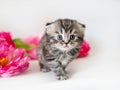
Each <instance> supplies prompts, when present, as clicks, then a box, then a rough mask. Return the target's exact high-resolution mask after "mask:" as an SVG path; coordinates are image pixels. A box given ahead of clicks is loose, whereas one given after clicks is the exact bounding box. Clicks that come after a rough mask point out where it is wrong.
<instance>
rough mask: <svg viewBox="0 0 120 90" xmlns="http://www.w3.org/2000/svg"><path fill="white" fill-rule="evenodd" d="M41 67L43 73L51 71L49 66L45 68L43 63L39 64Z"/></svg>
mask: <svg viewBox="0 0 120 90" xmlns="http://www.w3.org/2000/svg"><path fill="white" fill-rule="evenodd" d="M39 65H40V69H41V71H42V72H49V71H51V70H50V68H49V67H47V66H45V65H43V64H41V63H39Z"/></svg>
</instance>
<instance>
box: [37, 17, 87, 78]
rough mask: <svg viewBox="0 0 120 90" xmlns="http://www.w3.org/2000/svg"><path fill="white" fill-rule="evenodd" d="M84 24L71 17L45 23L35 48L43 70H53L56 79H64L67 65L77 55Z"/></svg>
mask: <svg viewBox="0 0 120 90" xmlns="http://www.w3.org/2000/svg"><path fill="white" fill-rule="evenodd" d="M84 29H85V25H83V24H81V23H79V22H77V21H75V20H71V19H58V20H56V21H54V22H52V23H47V24H46V31H45V34H44V35H43V37H42V39H41V40H40V43H39V45H38V48H37V55H38V58H39V64H40V67H41V69H42V71H43V72H48V71H51V70H52V71H54V72H55V74H56V76H57V79H58V80H66V79H67V78H68V77H67V72H66V67H67V65H68V64H69V63H70V62H71V61H72V60H73V59H75V58H76V57H77V55H78V53H79V48H80V46H81V44H82V42H83V38H84Z"/></svg>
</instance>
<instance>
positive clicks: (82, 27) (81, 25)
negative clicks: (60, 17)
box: [77, 22, 86, 34]
mask: <svg viewBox="0 0 120 90" xmlns="http://www.w3.org/2000/svg"><path fill="white" fill-rule="evenodd" d="M77 27H78V29H79V30H80V32H81V33H83V34H84V31H85V28H86V26H85V25H84V24H82V23H79V22H78V23H77Z"/></svg>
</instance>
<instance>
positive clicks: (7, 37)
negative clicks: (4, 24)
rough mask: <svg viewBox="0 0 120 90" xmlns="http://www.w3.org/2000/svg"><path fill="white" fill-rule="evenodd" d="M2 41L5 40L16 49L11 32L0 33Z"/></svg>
mask: <svg viewBox="0 0 120 90" xmlns="http://www.w3.org/2000/svg"><path fill="white" fill-rule="evenodd" d="M0 40H5V41H6V42H8V43H9V44H11V45H12V46H13V47H15V44H14V43H13V41H12V37H11V35H10V33H9V32H0Z"/></svg>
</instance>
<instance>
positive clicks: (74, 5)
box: [0, 0, 120, 90]
mask: <svg viewBox="0 0 120 90" xmlns="http://www.w3.org/2000/svg"><path fill="white" fill-rule="evenodd" d="M58 18H71V19H76V20H78V21H79V22H82V23H84V24H85V25H86V27H87V28H86V31H85V39H86V40H87V41H88V42H89V43H90V45H91V51H90V53H89V56H87V57H86V58H80V59H78V60H75V61H73V62H72V63H71V64H70V65H69V67H68V71H69V74H70V78H69V79H68V80H66V81H57V80H56V79H55V76H54V74H53V73H52V72H50V73H42V72H40V70H39V66H38V63H37V61H33V62H30V67H29V69H28V70H27V71H26V72H25V73H23V74H21V75H18V76H14V77H10V78H0V90H24V89H26V90H29V89H31V90H33V89H35V90H42V89H43V90H56V89H57V90H67V89H70V90H108V89H110V90H120V1H119V0H0V31H10V32H11V33H12V35H13V37H14V38H16V37H20V38H24V37H27V36H31V35H39V36H42V35H43V33H44V28H45V23H46V22H51V21H54V20H56V19H58Z"/></svg>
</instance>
